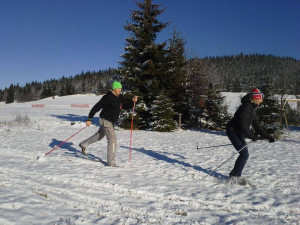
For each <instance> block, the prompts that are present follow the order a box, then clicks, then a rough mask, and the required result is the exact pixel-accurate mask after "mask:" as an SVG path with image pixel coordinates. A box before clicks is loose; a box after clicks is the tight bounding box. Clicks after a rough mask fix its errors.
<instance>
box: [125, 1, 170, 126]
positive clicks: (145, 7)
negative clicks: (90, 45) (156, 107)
mask: <svg viewBox="0 0 300 225" xmlns="http://www.w3.org/2000/svg"><path fill="white" fill-rule="evenodd" d="M137 6H138V8H139V9H138V10H133V11H132V14H131V19H132V22H131V23H127V25H126V26H125V29H126V30H127V31H129V32H130V33H131V36H130V37H128V38H126V42H127V43H126V47H125V51H126V53H125V54H123V55H122V57H123V61H122V62H121V63H120V64H121V68H120V71H121V73H122V74H123V75H125V83H126V85H127V87H128V88H129V89H130V90H133V91H134V93H135V94H136V95H138V96H139V98H140V100H143V101H144V103H145V104H146V106H147V107H146V109H149V108H150V105H151V103H152V102H153V100H154V99H155V97H156V96H157V95H158V93H159V91H160V90H161V89H163V82H162V78H163V75H164V74H165V64H166V63H165V54H166V50H165V49H164V48H165V45H166V43H165V42H164V43H162V44H156V43H155V40H156V37H157V33H158V32H160V31H161V30H163V29H164V28H165V27H166V26H167V25H168V23H162V22H160V21H158V20H157V17H158V16H159V15H160V14H161V13H162V12H164V9H159V7H160V5H154V4H152V0H144V1H143V2H137ZM137 113H138V114H139V113H140V112H139V111H138V110H137ZM140 116H141V118H142V119H144V121H145V123H146V124H147V120H148V117H149V111H146V112H145V113H143V115H140Z"/></svg>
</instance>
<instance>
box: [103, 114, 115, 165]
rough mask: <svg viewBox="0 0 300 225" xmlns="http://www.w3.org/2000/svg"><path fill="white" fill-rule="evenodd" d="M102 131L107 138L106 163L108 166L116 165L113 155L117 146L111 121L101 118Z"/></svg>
mask: <svg viewBox="0 0 300 225" xmlns="http://www.w3.org/2000/svg"><path fill="white" fill-rule="evenodd" d="M103 132H104V134H105V135H106V138H107V164H108V165H109V166H116V162H115V155H116V147H117V137H116V134H115V130H114V125H113V123H111V122H109V121H107V120H103Z"/></svg>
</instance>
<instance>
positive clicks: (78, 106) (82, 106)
mask: <svg viewBox="0 0 300 225" xmlns="http://www.w3.org/2000/svg"><path fill="white" fill-rule="evenodd" d="M71 107H77V108H89V104H71Z"/></svg>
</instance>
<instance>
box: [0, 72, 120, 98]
mask: <svg viewBox="0 0 300 225" xmlns="http://www.w3.org/2000/svg"><path fill="white" fill-rule="evenodd" d="M118 77H119V73H118V71H117V70H116V69H107V70H100V71H98V72H95V71H94V72H90V71H87V72H82V73H81V74H77V75H75V76H70V77H68V78H66V77H62V78H61V79H51V80H46V81H44V82H37V81H34V82H31V83H26V84H25V86H24V87H20V86H19V85H18V84H17V85H14V84H11V85H10V87H9V88H5V89H4V90H0V101H5V102H6V103H7V104H9V103H12V102H28V101H35V100H39V99H42V98H47V97H53V96H56V95H57V96H65V95H73V94H86V93H94V94H98V95H99V94H103V93H106V92H107V91H108V90H109V89H110V85H111V82H112V81H113V80H114V79H118Z"/></svg>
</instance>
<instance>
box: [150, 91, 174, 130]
mask: <svg viewBox="0 0 300 225" xmlns="http://www.w3.org/2000/svg"><path fill="white" fill-rule="evenodd" d="M173 106H174V104H173V103H172V102H171V99H169V98H168V97H166V96H165V94H164V93H163V92H161V93H160V95H158V96H157V97H156V100H154V101H153V105H152V106H151V111H150V115H151V121H152V122H151V126H152V129H153V130H154V131H162V132H168V131H174V130H175V129H176V122H175V121H174V114H175V112H174V110H173Z"/></svg>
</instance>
